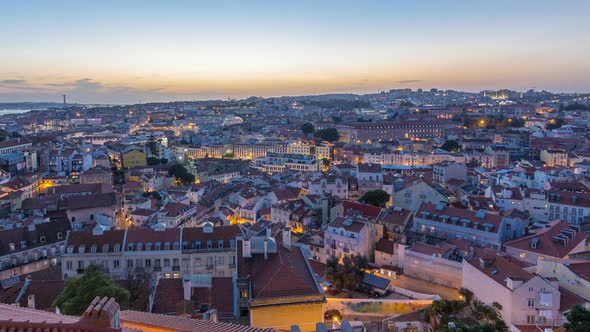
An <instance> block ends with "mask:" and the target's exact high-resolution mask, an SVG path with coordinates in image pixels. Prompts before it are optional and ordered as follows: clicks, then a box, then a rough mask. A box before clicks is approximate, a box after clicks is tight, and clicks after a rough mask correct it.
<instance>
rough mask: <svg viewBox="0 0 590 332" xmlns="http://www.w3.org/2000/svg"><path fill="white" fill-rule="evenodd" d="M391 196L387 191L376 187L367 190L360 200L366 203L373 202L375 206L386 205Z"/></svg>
mask: <svg viewBox="0 0 590 332" xmlns="http://www.w3.org/2000/svg"><path fill="white" fill-rule="evenodd" d="M389 197H391V196H390V195H389V194H388V193H387V192H385V191H384V190H381V189H375V190H371V191H367V192H366V193H365V194H364V195H363V196H362V197H361V198H360V199H359V202H361V203H365V204H371V205H373V206H378V207H385V204H386V203H387V202H389Z"/></svg>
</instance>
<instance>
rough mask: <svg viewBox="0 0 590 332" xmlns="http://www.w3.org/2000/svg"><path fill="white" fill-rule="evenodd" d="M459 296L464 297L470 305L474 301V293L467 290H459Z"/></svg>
mask: <svg viewBox="0 0 590 332" xmlns="http://www.w3.org/2000/svg"><path fill="white" fill-rule="evenodd" d="M459 295H461V296H462V297H463V300H464V301H465V303H467V304H470V303H471V301H472V300H473V292H472V291H470V290H469V289H467V288H461V289H459Z"/></svg>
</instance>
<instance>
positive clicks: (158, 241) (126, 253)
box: [62, 224, 240, 279]
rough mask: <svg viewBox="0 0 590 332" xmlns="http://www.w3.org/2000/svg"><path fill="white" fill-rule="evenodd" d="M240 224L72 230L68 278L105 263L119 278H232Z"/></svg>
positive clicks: (64, 269)
mask: <svg viewBox="0 0 590 332" xmlns="http://www.w3.org/2000/svg"><path fill="white" fill-rule="evenodd" d="M239 234H240V228H239V226H220V227H213V226H212V225H211V224H206V225H205V226H203V227H196V228H167V229H164V228H161V229H156V230H154V229H125V230H111V231H103V230H102V229H100V228H95V230H94V231H92V232H72V233H71V236H70V238H69V239H68V242H67V249H66V252H65V253H64V254H63V256H62V276H63V278H64V279H67V278H70V277H72V276H75V275H77V274H79V273H80V272H82V271H83V269H84V268H85V267H87V266H88V265H90V264H93V263H94V264H99V265H101V266H102V267H103V269H104V271H106V272H107V273H109V274H110V275H111V276H112V277H113V278H114V279H126V278H128V277H129V275H133V274H134V273H140V272H141V273H144V272H145V273H149V274H155V273H157V274H159V275H160V276H161V277H163V278H180V277H182V276H186V277H187V278H193V276H199V275H207V276H209V277H229V276H231V275H232V273H233V272H234V271H235V269H236V260H235V259H236V258H235V257H236V256H235V253H236V246H235V239H236V237H237V236H238V235H239Z"/></svg>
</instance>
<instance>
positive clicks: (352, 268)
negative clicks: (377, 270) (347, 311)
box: [324, 255, 369, 297]
mask: <svg viewBox="0 0 590 332" xmlns="http://www.w3.org/2000/svg"><path fill="white" fill-rule="evenodd" d="M368 266H369V264H368V261H367V258H366V257H363V256H360V255H356V256H352V257H344V258H343V259H342V264H339V260H338V258H336V257H334V256H332V257H330V258H329V259H328V261H327V262H326V269H325V272H324V274H325V275H326V280H328V281H329V282H331V283H332V284H334V286H335V287H336V288H338V289H346V291H347V292H348V294H347V295H348V296H349V297H350V296H351V295H352V292H353V291H354V290H355V289H356V288H357V287H358V285H359V284H361V283H362V282H363V277H364V273H365V272H364V271H365V270H366V269H367V268H368Z"/></svg>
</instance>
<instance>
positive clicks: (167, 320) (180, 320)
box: [120, 311, 275, 332]
mask: <svg viewBox="0 0 590 332" xmlns="http://www.w3.org/2000/svg"><path fill="white" fill-rule="evenodd" d="M120 317H121V321H122V324H123V325H124V324H125V322H129V323H134V324H140V325H146V326H152V327H154V328H158V327H159V328H165V329H169V330H174V331H186V332H189V331H190V332H192V331H207V332H273V331H275V330H274V329H262V328H254V327H250V326H245V325H237V324H228V323H219V322H213V321H208V320H200V319H192V318H185V317H177V316H168V315H159V314H150V313H147V312H139V311H121V316H120Z"/></svg>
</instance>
